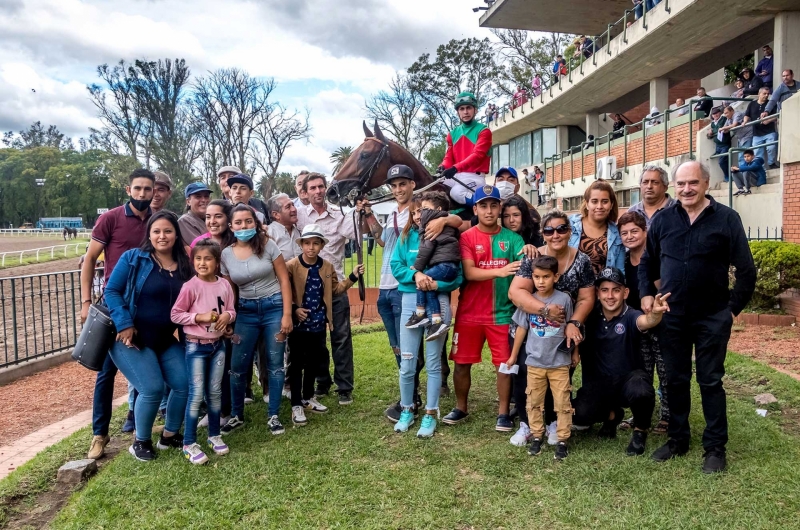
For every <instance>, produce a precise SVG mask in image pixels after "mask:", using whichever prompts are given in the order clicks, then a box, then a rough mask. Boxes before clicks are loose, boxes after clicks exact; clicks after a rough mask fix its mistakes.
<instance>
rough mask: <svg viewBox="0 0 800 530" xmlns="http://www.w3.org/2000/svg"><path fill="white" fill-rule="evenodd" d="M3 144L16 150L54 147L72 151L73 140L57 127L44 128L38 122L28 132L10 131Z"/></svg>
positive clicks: (5, 135)
mask: <svg viewBox="0 0 800 530" xmlns="http://www.w3.org/2000/svg"><path fill="white" fill-rule="evenodd" d="M3 143H4V144H5V145H7V146H8V147H12V148H14V149H30V148H33V147H54V148H56V149H59V150H60V149H71V148H72V139H71V138H69V137H66V136H64V133H62V132H61V131H59V130H58V127H56V126H55V125H50V126H49V127H48V128H47V129H45V128H44V126H43V125H42V122H40V121H37V122H36V123H34V124H33V125H31V126H30V127H28V129H27V130H26V131H19V132H18V133H16V134H14V132H13V131H8V132H6V133H4V134H3Z"/></svg>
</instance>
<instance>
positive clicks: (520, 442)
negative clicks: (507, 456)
mask: <svg viewBox="0 0 800 530" xmlns="http://www.w3.org/2000/svg"><path fill="white" fill-rule="evenodd" d="M530 440H531V429H530V427H528V424H527V423H525V422H524V421H521V422H519V429H518V430H517V432H516V433H514V436H512V437H511V440H509V441H510V442H511V445H516V446H517V447H525V446H526V445H528V442H529V441H530Z"/></svg>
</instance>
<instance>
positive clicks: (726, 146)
mask: <svg viewBox="0 0 800 530" xmlns="http://www.w3.org/2000/svg"><path fill="white" fill-rule="evenodd" d="M729 108H730V107H729ZM730 114H731V118H732V117H733V109H731V113H730ZM711 120H712V121H711V128H710V130H709V131H708V133H707V134H706V137H707V138H708V139H709V140H713V141H714V144H715V149H714V154H715V155H721V154H724V153H727V152H728V151H730V150H731V133H729V132H727V131H723V130H720V129H721V128H722V127H724V126H725V124H726V123H727V122H728V118H726V117H725V116H724V115H723V114H722V110H721V109H720V108H719V107H714V108H713V109H711ZM717 161H718V162H719V168H720V169H721V170H722V174H723V175H724V176H725V182H728V178H729V177H728V157H727V156H723V157H720V158H719V159H718V160H717Z"/></svg>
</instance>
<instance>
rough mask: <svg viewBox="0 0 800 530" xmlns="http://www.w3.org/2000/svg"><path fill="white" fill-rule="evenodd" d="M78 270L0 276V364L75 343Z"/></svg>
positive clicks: (29, 358)
mask: <svg viewBox="0 0 800 530" xmlns="http://www.w3.org/2000/svg"><path fill="white" fill-rule="evenodd" d="M80 274H81V273H80V271H69V272H55V273H51V274H40V275H32V276H15V277H11V278H2V279H0V304H2V317H3V324H2V327H1V328H0V351H2V357H0V368H4V367H6V366H10V365H14V364H18V363H21V362H24V361H28V360H31V359H35V358H37V357H42V356H44V355H48V354H52V353H56V352H60V351H64V350H67V349H69V348H71V347H72V346H74V345H75V340H76V339H77V336H78V332H79V330H80V325H79V322H80V298H81V296H80V284H81V282H80Z"/></svg>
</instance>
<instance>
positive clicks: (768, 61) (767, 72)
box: [756, 45, 772, 89]
mask: <svg viewBox="0 0 800 530" xmlns="http://www.w3.org/2000/svg"><path fill="white" fill-rule="evenodd" d="M761 50H762V51H763V52H764V58H763V59H761V60H760V61H758V64H757V65H756V75H757V76H758V77H760V78H761V82H762V83H764V86H765V87H768V88H770V89H771V88H772V48H770V47H769V46H768V45H767V46H764V47H763V48H761Z"/></svg>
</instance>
